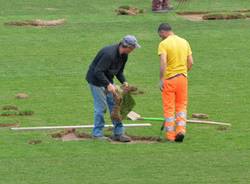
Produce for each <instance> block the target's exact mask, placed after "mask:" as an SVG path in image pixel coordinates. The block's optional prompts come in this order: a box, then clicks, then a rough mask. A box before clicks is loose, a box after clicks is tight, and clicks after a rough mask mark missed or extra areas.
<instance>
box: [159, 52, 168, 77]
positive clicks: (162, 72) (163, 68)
mask: <svg viewBox="0 0 250 184" xmlns="http://www.w3.org/2000/svg"><path fill="white" fill-rule="evenodd" d="M166 67H167V55H166V54H161V55H160V80H161V81H162V82H163V81H164V76H165V71H166Z"/></svg>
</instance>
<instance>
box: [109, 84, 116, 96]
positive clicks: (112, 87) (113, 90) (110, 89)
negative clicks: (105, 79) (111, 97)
mask: <svg viewBox="0 0 250 184" xmlns="http://www.w3.org/2000/svg"><path fill="white" fill-rule="evenodd" d="M107 89H108V92H111V93H113V94H116V91H115V86H114V85H113V84H111V83H109V85H108V86H107Z"/></svg>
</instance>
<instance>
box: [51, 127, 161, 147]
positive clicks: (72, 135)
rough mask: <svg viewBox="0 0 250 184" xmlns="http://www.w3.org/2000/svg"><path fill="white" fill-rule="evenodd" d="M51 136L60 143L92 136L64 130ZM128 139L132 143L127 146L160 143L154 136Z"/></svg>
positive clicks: (113, 142)
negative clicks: (60, 141)
mask: <svg viewBox="0 0 250 184" xmlns="http://www.w3.org/2000/svg"><path fill="white" fill-rule="evenodd" d="M51 136H52V137H53V138H54V139H57V140H62V141H84V140H91V139H92V136H91V135H90V134H87V133H84V132H82V133H79V132H77V131H76V129H65V130H64V131H60V132H56V133H52V134H51ZM129 137H131V139H132V141H131V142H128V144H136V143H143V144H152V143H159V142H162V139H161V138H160V137H154V136H135V135H129ZM110 143H112V144H119V143H121V142H118V141H112V140H110ZM122 144H124V143H122Z"/></svg>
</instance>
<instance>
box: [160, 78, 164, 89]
mask: <svg viewBox="0 0 250 184" xmlns="http://www.w3.org/2000/svg"><path fill="white" fill-rule="evenodd" d="M159 87H160V90H161V92H162V90H163V87H164V81H162V80H160V83H159Z"/></svg>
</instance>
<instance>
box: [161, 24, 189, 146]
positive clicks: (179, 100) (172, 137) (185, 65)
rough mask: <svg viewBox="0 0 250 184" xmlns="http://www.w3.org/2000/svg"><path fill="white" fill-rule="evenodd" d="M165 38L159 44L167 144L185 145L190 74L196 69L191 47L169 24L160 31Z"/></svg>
mask: <svg viewBox="0 0 250 184" xmlns="http://www.w3.org/2000/svg"><path fill="white" fill-rule="evenodd" d="M158 34H159V36H160V37H161V38H162V41H161V42H160V44H159V48H158V55H159V56H160V88H161V91H162V101H163V111H164V117H165V123H164V127H165V130H166V133H165V137H166V139H167V140H168V141H176V142H182V141H183V139H184V136H185V133H186V119H187V99H188V97H187V91H188V81H187V72H188V71H189V70H191V68H192V65H193V57H192V51H191V48H190V45H189V43H188V42H187V41H186V40H185V39H183V38H181V37H179V36H177V35H175V34H174V33H173V31H172V28H171V26H170V25H169V24H167V23H162V24H161V25H160V26H159V28H158Z"/></svg>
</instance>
